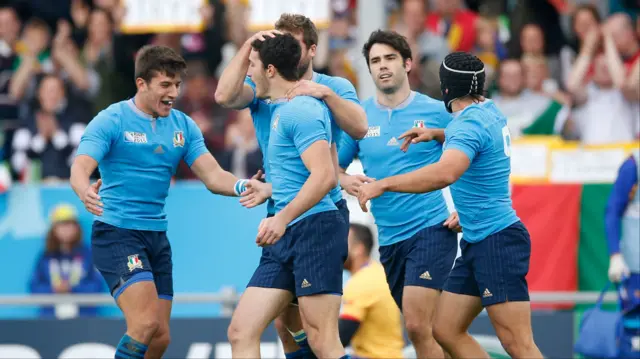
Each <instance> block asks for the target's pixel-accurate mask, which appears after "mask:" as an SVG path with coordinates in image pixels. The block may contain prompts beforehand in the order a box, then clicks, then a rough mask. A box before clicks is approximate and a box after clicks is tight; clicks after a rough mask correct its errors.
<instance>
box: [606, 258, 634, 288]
mask: <svg viewBox="0 0 640 359" xmlns="http://www.w3.org/2000/svg"><path fill="white" fill-rule="evenodd" d="M629 274H630V273H629V267H628V266H627V263H625V261H624V258H622V254H620V253H616V254H614V255H612V256H611V259H610V260H609V280H610V281H612V282H614V283H619V282H620V281H622V279H623V278H624V277H628V276H629Z"/></svg>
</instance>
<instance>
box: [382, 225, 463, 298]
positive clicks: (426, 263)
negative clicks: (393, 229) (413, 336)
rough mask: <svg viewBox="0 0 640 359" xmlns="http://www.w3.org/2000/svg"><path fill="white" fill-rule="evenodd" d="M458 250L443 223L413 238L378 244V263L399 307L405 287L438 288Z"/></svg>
mask: <svg viewBox="0 0 640 359" xmlns="http://www.w3.org/2000/svg"><path fill="white" fill-rule="evenodd" d="M457 252H458V236H457V234H456V233H455V232H453V231H451V230H449V229H448V228H447V227H445V226H443V225H442V223H440V224H436V225H435V226H431V227H427V228H424V229H421V230H420V231H419V232H418V233H416V234H414V235H413V237H411V238H409V239H406V240H404V241H401V242H397V243H394V244H390V245H388V246H381V247H380V262H381V263H382V265H383V266H384V271H385V273H386V274H387V283H389V289H390V290H391V295H392V296H393V299H394V300H395V301H396V304H397V305H398V308H400V309H402V292H403V290H404V287H405V286H418V287H425V288H432V289H436V290H441V289H442V286H443V285H444V283H445V281H446V280H447V277H448V276H449V272H450V271H451V267H452V266H453V261H454V260H455V259H456V253H457Z"/></svg>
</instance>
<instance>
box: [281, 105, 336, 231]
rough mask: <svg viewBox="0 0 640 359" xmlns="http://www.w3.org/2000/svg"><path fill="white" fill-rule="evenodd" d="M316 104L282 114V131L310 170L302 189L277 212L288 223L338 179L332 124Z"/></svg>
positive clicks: (328, 189)
mask: <svg viewBox="0 0 640 359" xmlns="http://www.w3.org/2000/svg"><path fill="white" fill-rule="evenodd" d="M313 106H314V108H309V109H307V111H297V113H294V111H293V110H292V109H290V110H289V111H288V112H289V113H287V114H284V113H281V115H280V123H281V125H282V126H283V128H282V131H284V133H286V134H287V135H289V136H291V137H292V139H293V143H294V145H295V146H296V148H297V149H298V152H299V153H300V154H301V155H300V157H301V159H302V162H303V163H304V166H305V167H306V168H307V170H308V171H309V177H308V178H307V180H306V181H305V183H304V185H302V188H301V189H300V192H298V194H297V195H296V197H295V198H294V199H293V200H292V201H291V202H290V203H289V204H288V205H287V206H285V207H284V208H283V209H282V211H281V212H279V213H278V214H277V216H279V217H280V218H282V219H283V221H284V222H285V223H287V224H288V223H291V221H293V220H294V219H296V218H298V217H299V216H300V215H301V214H303V213H304V212H306V211H308V210H309V209H310V208H311V207H313V206H314V205H315V204H316V203H318V202H320V200H321V199H322V197H324V196H326V195H327V193H329V191H330V190H331V189H332V188H334V187H335V186H336V185H337V182H338V180H337V176H336V173H335V166H334V163H333V159H332V154H331V145H330V144H329V133H330V129H329V127H330V123H328V119H326V118H324V111H322V109H320V105H319V104H313ZM294 118H295V119H296V120H295V122H294V121H293V119H294ZM285 119H286V120H285ZM283 120H285V121H283Z"/></svg>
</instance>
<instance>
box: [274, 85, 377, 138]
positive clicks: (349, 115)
mask: <svg viewBox="0 0 640 359" xmlns="http://www.w3.org/2000/svg"><path fill="white" fill-rule="evenodd" d="M332 81H335V83H334V85H335V88H336V91H333V90H332V89H331V88H329V87H328V86H325V85H321V84H319V83H317V82H314V81H308V80H307V81H300V82H299V83H298V85H296V86H295V87H294V88H292V89H291V90H289V92H288V93H287V97H289V98H293V97H295V96H301V95H305V96H312V97H315V98H317V99H320V100H323V101H324V102H325V103H326V104H327V106H328V107H329V110H331V114H332V116H333V119H334V120H335V121H336V123H337V124H338V126H339V127H340V128H341V129H342V130H343V131H344V132H346V133H347V134H349V136H351V137H353V138H355V139H362V138H363V137H364V136H365V135H366V134H367V129H368V128H367V126H368V125H367V115H366V113H365V112H364V109H363V108H362V107H361V106H360V101H359V100H358V96H357V95H356V90H355V88H354V87H353V85H352V84H351V83H350V82H349V81H347V80H346V79H343V78H340V77H335V78H333V79H332Z"/></svg>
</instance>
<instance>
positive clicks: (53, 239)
mask: <svg viewBox="0 0 640 359" xmlns="http://www.w3.org/2000/svg"><path fill="white" fill-rule="evenodd" d="M70 222H71V223H73V224H75V225H76V227H77V228H78V231H77V232H76V235H75V236H73V240H72V241H71V247H72V248H76V247H77V246H78V245H79V244H80V243H81V242H82V228H80V224H78V222H77V221H75V220H74V221H70ZM62 223H64V222H60V223H56V224H54V225H52V226H51V228H50V229H49V232H48V233H47V239H46V242H45V243H46V244H45V253H47V254H55V253H58V252H60V240H59V239H58V237H57V236H56V234H55V229H56V227H57V226H58V225H60V224H62Z"/></svg>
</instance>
